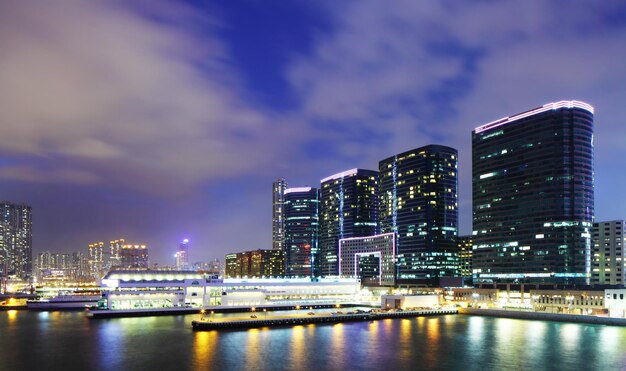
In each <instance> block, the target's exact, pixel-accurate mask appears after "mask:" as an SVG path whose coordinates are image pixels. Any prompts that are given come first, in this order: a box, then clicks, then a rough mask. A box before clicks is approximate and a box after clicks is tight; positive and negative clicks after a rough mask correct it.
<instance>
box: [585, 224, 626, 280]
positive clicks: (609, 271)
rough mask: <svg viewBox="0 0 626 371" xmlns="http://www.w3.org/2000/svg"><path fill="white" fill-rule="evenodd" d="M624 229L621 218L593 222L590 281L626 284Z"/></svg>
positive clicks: (624, 225) (625, 226)
mask: <svg viewBox="0 0 626 371" xmlns="http://www.w3.org/2000/svg"><path fill="white" fill-rule="evenodd" d="M624 229H626V223H625V222H624V221H623V220H613V221H610V222H599V223H593V273H592V279H591V282H592V283H594V284H600V285H621V286H624V285H626V250H625V249H626V245H625V244H624V242H625V240H624V238H625V236H624Z"/></svg>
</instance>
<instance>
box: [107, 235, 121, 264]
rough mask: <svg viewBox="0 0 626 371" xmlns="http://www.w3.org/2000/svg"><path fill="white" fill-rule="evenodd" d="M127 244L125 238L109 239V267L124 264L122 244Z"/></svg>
mask: <svg viewBox="0 0 626 371" xmlns="http://www.w3.org/2000/svg"><path fill="white" fill-rule="evenodd" d="M125 244H126V242H125V240H124V239H123V238H118V239H116V240H112V241H109V254H110V255H109V263H108V264H106V267H107V268H108V269H114V268H119V267H121V266H122V252H121V251H122V246H124V245H125Z"/></svg>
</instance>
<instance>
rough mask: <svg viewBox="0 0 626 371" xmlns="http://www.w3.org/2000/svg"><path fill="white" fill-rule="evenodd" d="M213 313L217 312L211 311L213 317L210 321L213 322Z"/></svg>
mask: <svg viewBox="0 0 626 371" xmlns="http://www.w3.org/2000/svg"><path fill="white" fill-rule="evenodd" d="M213 313H215V312H214V311H211V319H210V320H209V322H213Z"/></svg>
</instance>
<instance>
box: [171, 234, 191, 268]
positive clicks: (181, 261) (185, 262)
mask: <svg viewBox="0 0 626 371" xmlns="http://www.w3.org/2000/svg"><path fill="white" fill-rule="evenodd" d="M174 257H175V258H176V269H177V270H179V271H187V270H189V269H190V266H189V240H188V239H186V238H185V239H184V240H183V241H182V242H181V243H180V245H179V246H178V251H177V252H176V254H174Z"/></svg>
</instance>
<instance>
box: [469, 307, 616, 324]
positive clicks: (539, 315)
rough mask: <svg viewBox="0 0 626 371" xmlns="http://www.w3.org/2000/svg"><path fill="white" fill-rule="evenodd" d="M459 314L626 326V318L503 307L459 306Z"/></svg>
mask: <svg viewBox="0 0 626 371" xmlns="http://www.w3.org/2000/svg"><path fill="white" fill-rule="evenodd" d="M459 314H469V315H473V316H488V317H502V318H515V319H525V320H534V321H537V320H539V321H558V322H573V323H589V324H594V325H611V326H626V318H611V317H599V316H585V315H580V314H556V313H543V312H526V311H513V310H502V309H478V308H459Z"/></svg>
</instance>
